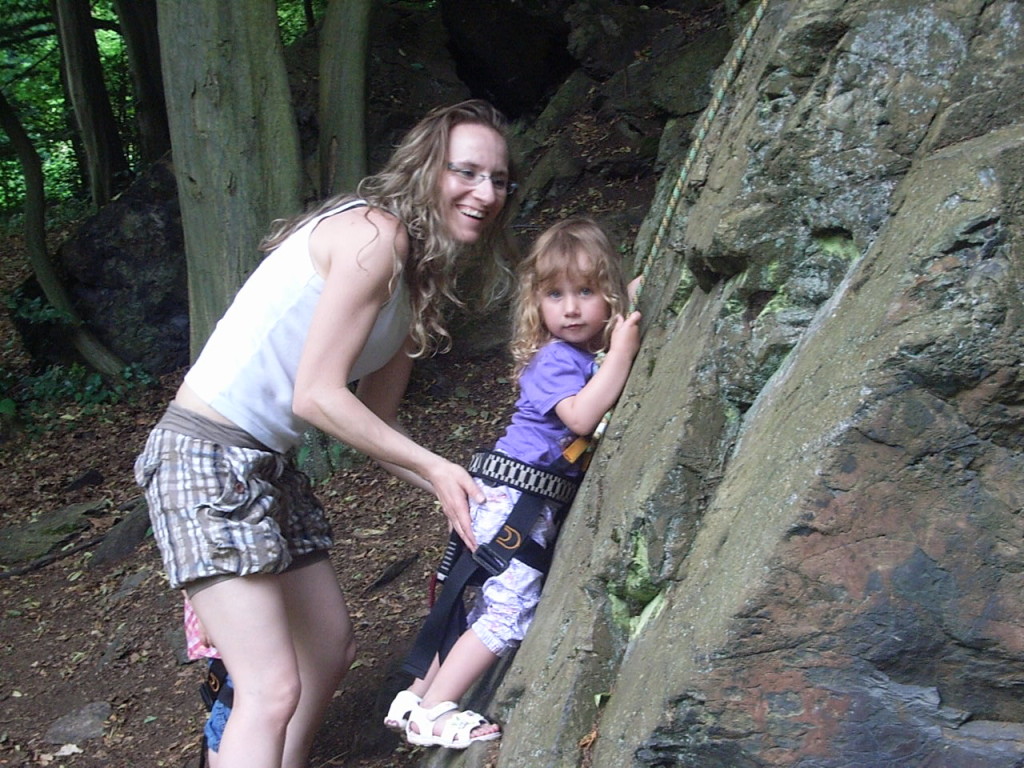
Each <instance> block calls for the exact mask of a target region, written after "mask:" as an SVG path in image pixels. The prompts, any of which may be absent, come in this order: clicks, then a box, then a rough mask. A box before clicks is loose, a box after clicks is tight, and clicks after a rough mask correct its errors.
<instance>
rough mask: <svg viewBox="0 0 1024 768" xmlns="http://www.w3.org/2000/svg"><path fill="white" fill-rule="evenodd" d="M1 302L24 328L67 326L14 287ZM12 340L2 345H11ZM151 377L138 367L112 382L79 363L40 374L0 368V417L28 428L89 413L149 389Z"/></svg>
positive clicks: (38, 301)
mask: <svg viewBox="0 0 1024 768" xmlns="http://www.w3.org/2000/svg"><path fill="white" fill-rule="evenodd" d="M4 303H5V305H6V307H7V310H8V312H9V313H10V314H11V316H12V317H13V318H17V319H18V320H20V321H22V322H24V323H27V324H29V325H56V326H57V327H58V328H60V327H67V326H68V325H69V323H70V320H71V318H70V317H69V316H68V315H67V314H66V313H64V312H61V311H60V310H58V309H55V308H54V307H53V306H51V305H50V304H49V302H47V301H46V299H45V298H42V297H34V298H28V297H26V296H25V295H24V293H23V292H22V291H21V290H20V289H18V290H16V291H14V292H13V293H12V294H11V295H9V296H8V297H6V299H5V300H4ZM13 344H14V341H13V340H9V341H8V342H7V346H8V347H10V346H12V345H13ZM154 383H155V382H154V380H153V377H152V376H150V375H149V374H148V373H147V372H146V371H145V370H143V369H142V368H141V367H139V366H138V365H130V366H128V367H126V368H124V369H122V371H121V372H120V374H119V375H118V376H116V377H113V378H104V377H103V376H101V375H100V374H99V373H97V372H96V371H94V370H92V369H89V368H86V367H85V366H84V365H81V364H80V363H73V364H71V365H51V366H49V367H48V368H46V369H45V370H43V371H42V372H41V373H37V374H18V373H15V372H13V371H11V370H8V369H7V368H5V367H0V392H3V397H2V398H0V415H3V416H18V417H19V418H20V419H21V420H22V421H23V422H26V424H27V425H28V426H29V427H30V428H31V427H32V426H37V427H38V426H39V425H41V424H43V423H45V422H46V421H47V420H48V419H50V418H53V417H55V414H57V415H58V417H59V416H61V415H63V413H62V412H63V411H64V409H66V408H67V407H68V406H79V407H81V408H84V409H86V410H87V411H90V410H91V409H94V408H96V407H98V406H103V405H112V404H115V403H119V402H122V401H123V400H124V399H125V398H126V397H128V396H129V395H131V394H132V393H133V392H136V391H138V390H141V389H146V388H148V387H151V386H153V384H154Z"/></svg>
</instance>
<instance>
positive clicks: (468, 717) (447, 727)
mask: <svg viewBox="0 0 1024 768" xmlns="http://www.w3.org/2000/svg"><path fill="white" fill-rule="evenodd" d="M490 724H491V722H490V720H488V719H487V718H486V717H484V716H483V715H479V714H477V713H476V712H474V711H472V710H470V709H467V710H465V711H463V712H456V713H455V714H454V715H452V716H451V717H450V718H449V719H448V720H447V721H446V722H445V724H444V728H442V729H441V740H442V741H444V742H445V743H446V744H452V745H454V744H467V743H469V742H470V741H471V740H472V734H473V731H474V730H475V729H477V728H479V727H481V726H483V725H490Z"/></svg>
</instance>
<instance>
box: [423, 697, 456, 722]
mask: <svg viewBox="0 0 1024 768" xmlns="http://www.w3.org/2000/svg"><path fill="white" fill-rule="evenodd" d="M458 708H459V705H458V704H456V703H455V702H454V701H442V702H441V703H440V704H435V705H434V706H432V707H431V708H430V709H425V708H423V707H420V706H417V707H416V709H417V710H418V711H419V712H420V713H422V715H423V718H424V719H425V720H429V721H430V722H431V723H433V722H434V721H435V720H437V718H439V717H441V715H446V714H448V713H449V712H451V711H452V710H453V709H458ZM417 719H418V718H417Z"/></svg>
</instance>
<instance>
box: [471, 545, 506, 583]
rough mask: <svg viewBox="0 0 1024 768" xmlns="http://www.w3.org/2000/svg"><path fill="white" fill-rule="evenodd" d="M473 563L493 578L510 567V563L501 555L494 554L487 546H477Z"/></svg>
mask: <svg viewBox="0 0 1024 768" xmlns="http://www.w3.org/2000/svg"><path fill="white" fill-rule="evenodd" d="M473 561H474V562H475V563H476V564H477V565H479V566H480V567H481V568H483V569H484V570H485V571H487V572H488V573H489V574H490V575H491V576H497V575H498V574H499V573H501V572H502V571H504V570H505V568H506V567H507V566H508V563H507V562H506V561H505V560H504V559H502V557H501V556H500V555H497V554H495V553H494V552H492V551H491V549H490V547H489V546H488V545H487V544H480V545H479V546H477V548H476V551H475V552H473Z"/></svg>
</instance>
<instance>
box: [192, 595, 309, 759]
mask: <svg viewBox="0 0 1024 768" xmlns="http://www.w3.org/2000/svg"><path fill="white" fill-rule="evenodd" d="M192 605H193V607H194V608H195V610H196V613H197V614H198V616H199V618H200V620H201V621H202V623H203V626H204V627H206V630H207V632H208V633H209V635H210V639H211V640H212V641H213V643H214V645H215V646H216V647H217V650H218V651H219V652H220V654H221V658H223V660H224V664H225V665H226V666H227V668H228V669H229V670H230V672H231V679H232V684H233V685H234V689H235V691H234V703H233V706H232V709H231V716H230V717H229V718H228V722H227V726H226V727H225V728H224V735H223V737H222V739H221V744H220V750H219V751H218V759H217V765H218V768H281V765H282V763H281V760H282V755H283V753H284V745H285V734H286V730H287V727H288V723H289V721H290V720H291V719H292V715H293V714H294V712H295V709H296V707H297V705H298V703H299V696H300V689H301V681H300V676H299V667H298V661H297V659H296V654H295V650H294V648H293V644H292V637H291V630H290V627H289V621H288V614H287V611H286V609H285V601H284V597H283V594H282V589H281V577H280V576H277V575H256V576H243V577H238V578H233V579H228V580H226V581H221V582H218V583H216V584H213V585H212V586H210V587H207V588H206V589H203V590H202V591H200V592H197V593H196V594H195V595H193V597H192Z"/></svg>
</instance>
